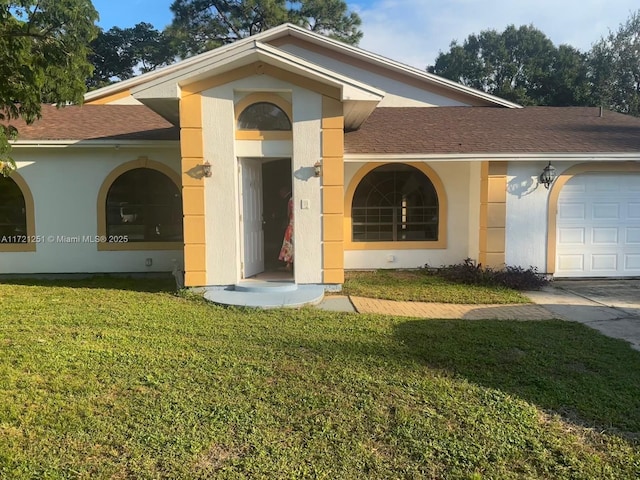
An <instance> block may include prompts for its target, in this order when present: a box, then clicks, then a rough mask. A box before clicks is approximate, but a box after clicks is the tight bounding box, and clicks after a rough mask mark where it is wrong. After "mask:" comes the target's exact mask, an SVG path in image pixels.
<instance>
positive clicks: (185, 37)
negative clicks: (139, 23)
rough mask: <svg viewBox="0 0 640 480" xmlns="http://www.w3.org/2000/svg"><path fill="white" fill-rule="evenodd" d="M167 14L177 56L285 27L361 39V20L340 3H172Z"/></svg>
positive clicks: (194, 0)
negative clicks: (286, 25) (287, 25)
mask: <svg viewBox="0 0 640 480" xmlns="http://www.w3.org/2000/svg"><path fill="white" fill-rule="evenodd" d="M171 11H172V12H173V14H174V19H173V23H172V24H171V25H170V27H169V33H170V35H171V36H172V38H173V41H174V45H175V46H176V48H177V50H178V53H179V54H180V56H182V57H187V56H189V55H194V54H198V53H202V52H204V51H207V50H211V49H212V48H216V47H219V46H221V45H225V44H228V43H232V42H235V41H236V40H239V39H241V38H246V37H249V36H251V35H255V34H257V33H260V32H263V31H265V30H268V29H269V28H272V27H275V26H277V25H281V24H283V23H285V22H291V23H294V24H296V25H300V26H302V27H305V28H308V29H309V30H312V31H315V32H319V33H322V34H324V35H327V36H329V37H332V38H335V39H337V40H341V41H343V42H346V43H350V44H357V43H358V41H359V40H360V39H361V38H362V32H361V31H360V30H359V26H360V24H361V20H360V17H359V16H358V14H357V13H355V12H349V11H348V9H347V4H346V3H345V2H344V1H343V0H293V1H285V0H175V1H174V2H173V4H172V5H171Z"/></svg>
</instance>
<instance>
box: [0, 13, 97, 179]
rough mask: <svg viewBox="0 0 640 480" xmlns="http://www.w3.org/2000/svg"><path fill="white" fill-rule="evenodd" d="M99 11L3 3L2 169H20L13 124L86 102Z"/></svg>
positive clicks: (0, 52) (0, 33)
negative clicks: (48, 107) (50, 107)
mask: <svg viewBox="0 0 640 480" xmlns="http://www.w3.org/2000/svg"><path fill="white" fill-rule="evenodd" d="M97 18H98V13H97V12H96V10H95V9H94V8H93V5H92V3H91V1H90V0H16V1H9V0H2V2H1V3H0V122H1V123H0V162H1V164H2V165H1V168H0V171H1V172H2V174H4V175H6V174H8V173H9V172H10V170H11V169H13V168H15V164H14V162H13V160H12V159H11V158H10V156H9V151H10V144H9V141H10V140H12V139H15V138H16V136H17V131H16V129H15V128H13V127H12V126H11V125H10V122H11V120H16V119H19V118H22V119H23V120H25V121H26V122H27V123H31V122H33V121H35V120H36V119H37V118H39V117H40V112H41V104H42V103H43V102H46V103H55V104H57V105H58V106H61V105H64V104H65V103H69V102H72V103H81V102H82V95H83V93H84V91H85V79H86V78H87V77H88V76H89V75H90V74H91V64H90V63H89V62H88V61H87V54H88V53H89V42H90V41H91V40H92V39H93V38H94V37H95V35H96V33H97V28H96V27H95V25H94V22H95V21H96V20H97Z"/></svg>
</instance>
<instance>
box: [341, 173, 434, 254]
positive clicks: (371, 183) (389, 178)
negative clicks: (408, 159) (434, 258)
mask: <svg viewBox="0 0 640 480" xmlns="http://www.w3.org/2000/svg"><path fill="white" fill-rule="evenodd" d="M438 212H439V209H438V195H437V193H436V189H435V188H434V186H433V183H432V182H431V180H429V178H428V177H427V176H426V175H425V174H424V173H422V172H421V171H420V170H418V169H417V168H414V167H412V166H409V165H404V164H388V165H383V166H380V167H378V168H375V169H373V170H372V171H370V172H369V173H368V174H367V175H365V177H364V178H363V179H362V180H361V181H360V183H359V184H358V186H357V188H356V190H355V192H354V195H353V202H352V207H351V220H352V239H353V241H354V242H410V241H423V242H424V241H437V240H438V221H439V218H438V215H439V213H438Z"/></svg>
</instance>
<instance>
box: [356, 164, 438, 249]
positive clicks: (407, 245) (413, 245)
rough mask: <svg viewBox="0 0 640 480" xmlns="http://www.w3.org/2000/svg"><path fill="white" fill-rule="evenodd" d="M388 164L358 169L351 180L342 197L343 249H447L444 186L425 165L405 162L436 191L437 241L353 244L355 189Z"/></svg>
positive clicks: (370, 165) (369, 165) (435, 174)
mask: <svg viewBox="0 0 640 480" xmlns="http://www.w3.org/2000/svg"><path fill="white" fill-rule="evenodd" d="M383 165H389V164H388V163H383V162H376V163H368V164H367V165H364V166H363V167H362V168H360V169H359V170H358V171H357V172H356V174H355V175H354V176H353V178H352V179H351V182H350V183H349V187H348V188H347V190H346V192H345V196H344V249H345V250H418V249H443V248H447V218H448V217H447V211H448V206H447V194H446V191H445V189H444V184H443V183H442V180H440V177H439V176H438V174H437V173H436V172H435V170H434V169H433V168H431V167H430V166H429V165H427V164H425V163H418V162H407V163H402V165H409V166H411V167H414V168H416V169H418V170H420V171H421V172H422V173H424V174H425V175H426V176H427V177H428V178H429V180H430V181H431V183H432V184H433V187H434V188H435V190H436V195H438V240H436V241H430V242H354V241H353V240H352V233H353V232H352V228H351V205H352V203H353V196H354V195H355V193H356V188H357V187H358V185H359V184H360V182H361V181H362V179H363V178H364V177H365V176H366V175H367V174H368V173H369V172H371V171H372V170H374V169H375V168H378V167H381V166H383Z"/></svg>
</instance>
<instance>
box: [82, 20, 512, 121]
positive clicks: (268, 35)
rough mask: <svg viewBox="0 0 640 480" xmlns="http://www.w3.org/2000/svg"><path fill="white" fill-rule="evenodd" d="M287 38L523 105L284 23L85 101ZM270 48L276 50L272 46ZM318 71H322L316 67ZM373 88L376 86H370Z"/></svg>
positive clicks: (499, 102) (500, 102)
mask: <svg viewBox="0 0 640 480" xmlns="http://www.w3.org/2000/svg"><path fill="white" fill-rule="evenodd" d="M286 37H296V38H301V39H304V40H305V41H308V42H311V43H313V44H316V45H319V46H321V47H323V48H327V49H329V50H332V51H339V52H341V53H344V54H346V55H347V56H350V57H354V58H358V59H361V60H363V61H365V62H368V63H371V64H375V65H378V66H382V67H384V68H387V69H389V70H393V71H394V72H398V73H401V74H403V75H407V76H409V77H411V78H413V79H418V80H420V81H422V82H424V84H425V86H428V85H434V86H437V87H439V88H444V89H448V90H451V91H452V92H455V93H457V94H463V95H467V96H469V97H472V98H476V99H481V100H482V101H484V102H488V103H489V104H493V105H497V106H503V107H510V108H519V107H520V105H518V104H515V103H513V102H509V101H507V100H504V99H502V98H499V97H496V96H493V95H490V94H487V93H485V92H482V91H479V90H475V89H473V88H470V87H466V86H463V85H460V84H458V83H456V82H453V81H451V80H447V79H445V78H442V77H439V76H437V75H434V74H431V73H428V72H426V71H423V70H420V69H417V68H414V67H410V66H408V65H404V64H402V63H400V62H396V61H393V60H390V59H387V58H385V57H382V56H380V55H376V54H373V53H370V52H367V51H366V50H363V49H361V48H358V47H354V46H351V45H346V44H343V43H341V42H338V41H336V40H333V39H330V38H328V37H325V36H324V35H320V34H318V33H315V32H311V31H309V30H307V29H304V28H302V27H298V26H296V25H292V24H289V23H287V24H283V25H280V26H278V27H275V28H272V29H270V30H267V31H265V32H262V33H259V34H257V35H253V36H250V37H247V38H244V39H241V40H238V41H236V42H234V43H232V44H229V45H224V46H222V47H219V48H216V49H213V50H210V51H208V52H204V53H202V54H200V55H195V56H193V57H190V58H187V59H185V60H182V61H179V62H177V63H175V64H173V65H169V66H167V67H164V68H160V69H158V70H155V71H152V72H148V73H145V74H142V75H139V76H137V77H133V78H131V79H128V80H124V81H121V82H118V83H116V84H113V85H109V86H107V87H103V88H100V89H97V90H94V91H92V92H89V93H87V94H86V95H85V101H86V102H91V101H96V100H98V99H100V98H103V97H107V96H111V95H115V94H117V93H120V92H123V91H127V90H130V89H140V88H144V84H146V83H155V82H157V81H159V80H160V79H161V78H162V77H167V76H173V75H175V74H178V75H179V73H178V72H180V71H181V70H185V71H189V70H191V71H193V70H197V69H198V68H199V66H200V65H206V64H208V63H211V61H212V60H213V59H215V58H216V57H218V58H226V57H228V56H229V55H232V54H233V52H234V51H240V50H242V49H243V48H245V47H247V46H250V45H253V46H258V45H263V46H265V47H266V46H267V44H269V43H270V42H275V41H277V40H281V39H283V38H286ZM269 46H270V47H271V48H277V47H274V46H271V45H269ZM298 61H299V62H301V63H304V64H307V65H310V63H309V62H307V61H305V60H303V59H298ZM316 68H320V67H317V66H316ZM370 88H373V87H370Z"/></svg>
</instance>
